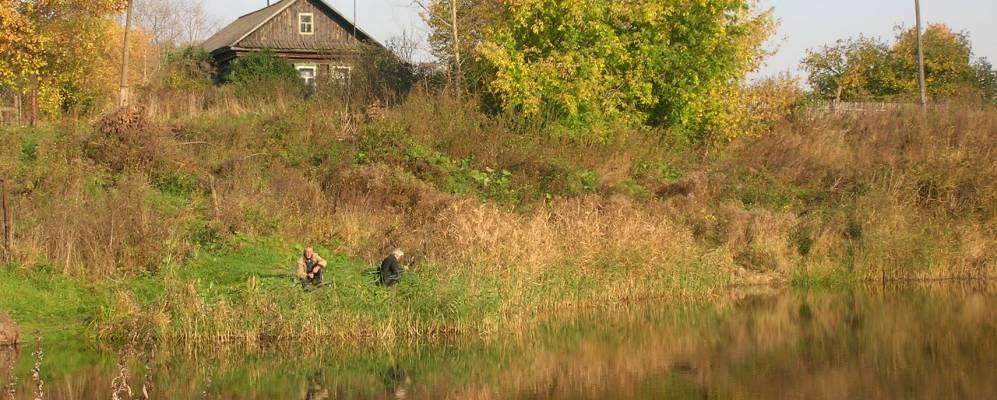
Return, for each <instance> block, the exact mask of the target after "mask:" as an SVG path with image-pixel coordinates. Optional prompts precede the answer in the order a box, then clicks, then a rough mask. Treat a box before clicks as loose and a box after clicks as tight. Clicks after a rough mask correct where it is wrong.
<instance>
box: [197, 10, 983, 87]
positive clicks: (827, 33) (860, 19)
mask: <svg viewBox="0 0 997 400" xmlns="http://www.w3.org/2000/svg"><path fill="white" fill-rule="evenodd" d="M327 1H328V2H329V3H330V4H332V6H333V7H336V8H338V9H339V10H340V11H341V12H343V13H344V14H346V15H347V18H352V15H351V14H352V12H353V0H327ZM761 1H762V4H763V5H764V6H766V7H774V8H775V15H776V17H777V18H778V19H779V20H780V21H781V24H780V26H779V31H778V32H777V33H776V35H775V36H774V37H773V39H772V43H771V45H773V46H778V50H779V51H778V53H777V54H776V55H774V56H773V57H771V58H770V59H769V60H768V62H767V63H766V66H765V67H764V68H763V69H762V71H761V73H762V74H766V75H767V74H772V73H776V72H780V71H786V70H789V71H796V70H797V66H798V65H799V61H800V59H801V58H803V55H804V53H805V51H806V49H808V48H813V47H817V46H820V45H822V44H825V43H830V42H833V41H834V40H836V39H839V38H844V37H854V36H858V35H859V34H860V33H861V34H865V35H866V36H878V37H882V38H884V39H891V38H892V37H893V27H894V26H896V25H905V26H912V25H914V0H880V1H862V0H761ZM266 4H267V2H266V0H208V1H206V7H207V9H208V12H209V13H211V14H212V15H214V16H215V17H217V18H219V19H220V20H221V21H222V22H223V23H229V22H231V21H233V20H235V18H237V17H238V16H240V15H243V14H246V13H248V12H251V11H254V10H256V9H259V8H262V7H264V6H266ZM356 4H357V21H358V22H359V26H360V27H361V28H362V29H364V30H365V31H367V32H368V33H370V34H371V35H373V36H374V37H375V38H377V39H378V40H381V41H382V42H383V41H385V40H387V39H388V38H390V37H392V36H397V35H401V34H402V33H403V32H408V33H409V34H410V35H415V36H417V37H419V38H425V36H426V35H427V34H428V31H427V29H426V26H425V24H424V23H423V22H422V20H421V18H420V17H419V11H418V8H417V7H415V6H413V5H412V2H411V0H356ZM921 12H922V15H923V18H924V21H925V23H931V22H942V23H945V24H947V25H949V26H951V27H952V28H954V29H956V30H963V31H966V32H968V33H969V35H970V39H971V40H972V42H973V46H974V50H975V52H976V55H977V56H985V57H987V58H988V59H989V60H990V61H991V62H993V63H997V0H922V1H921Z"/></svg>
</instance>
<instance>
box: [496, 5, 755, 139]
mask: <svg viewBox="0 0 997 400" xmlns="http://www.w3.org/2000/svg"><path fill="white" fill-rule="evenodd" d="M503 4H504V7H505V9H504V10H503V12H502V13H501V16H500V17H499V18H500V20H499V21H498V22H497V23H494V24H492V27H490V28H489V29H488V30H487V31H486V33H485V35H484V40H483V41H482V43H481V44H480V45H479V46H478V49H477V50H478V54H480V56H481V58H482V60H483V62H484V63H485V64H486V65H487V67H489V68H490V69H491V70H492V71H493V73H494V75H493V77H492V79H491V80H490V82H489V89H490V91H491V93H493V94H494V95H495V96H496V99H497V101H498V103H499V105H500V107H501V108H502V109H505V110H506V111H511V112H515V113H518V114H521V115H524V116H527V117H542V118H545V119H553V120H556V121H559V123H560V124H561V125H562V126H565V127H566V128H567V133H568V134H569V135H574V136H586V137H599V138H602V139H611V138H612V136H613V130H612V129H611V126H612V125H615V124H620V123H623V124H628V125H634V126H637V125H651V126H659V127H667V128H669V130H670V131H671V132H674V133H676V134H678V135H680V136H682V137H686V138H689V139H692V140H701V139H703V138H705V137H707V136H710V135H734V134H736V132H737V129H736V126H737V123H738V121H739V120H741V119H742V117H743V115H742V114H741V113H742V112H743V111H742V110H743V107H741V106H742V104H740V102H739V99H741V98H742V96H740V90H741V84H742V83H743V82H744V78H745V75H746V74H747V72H749V71H751V70H752V69H754V68H755V67H757V65H758V63H759V61H760V58H761V56H762V54H763V51H762V47H761V45H762V43H763V42H764V41H765V39H767V38H768V36H769V33H770V32H771V28H772V26H773V22H772V18H771V15H770V13H769V12H760V11H759V10H758V8H757V5H756V3H755V2H754V1H745V0H631V1H625V2H607V1H596V0H508V1H504V2H503Z"/></svg>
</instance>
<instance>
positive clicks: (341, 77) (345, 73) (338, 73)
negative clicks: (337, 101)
mask: <svg viewBox="0 0 997 400" xmlns="http://www.w3.org/2000/svg"><path fill="white" fill-rule="evenodd" d="M351 72H353V67H349V66H346V65H330V66H329V79H331V80H334V81H339V82H346V81H348V80H349V79H350V73H351Z"/></svg>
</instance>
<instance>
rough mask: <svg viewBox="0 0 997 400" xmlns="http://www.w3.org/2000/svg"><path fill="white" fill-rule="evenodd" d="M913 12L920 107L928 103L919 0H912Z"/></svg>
mask: <svg viewBox="0 0 997 400" xmlns="http://www.w3.org/2000/svg"><path fill="white" fill-rule="evenodd" d="M914 13H915V15H916V16H917V82H918V84H919V85H920V90H921V107H922V108H923V107H926V106H927V104H928V93H927V89H926V88H925V83H924V40H923V39H922V37H921V0H914Z"/></svg>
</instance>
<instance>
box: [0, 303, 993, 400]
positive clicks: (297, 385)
mask: <svg viewBox="0 0 997 400" xmlns="http://www.w3.org/2000/svg"><path fill="white" fill-rule="evenodd" d="M994 293H995V291H994V290H993V287H992V285H989V284H976V285H969V286H967V285H931V286H927V287H923V286H922V287H890V288H881V287H878V288H870V289H864V290H853V291H841V292H827V291H810V292H807V291H789V290H776V289H762V290H758V289H752V290H744V291H742V292H740V293H732V294H731V295H730V297H729V298H728V299H726V300H724V301H721V302H720V303H719V304H713V305H698V306H681V307H662V306H660V305H658V306H649V307H642V308H632V309H627V310H615V311H613V312H596V311H593V312H591V313H590V314H589V315H583V316H581V317H578V318H572V319H570V320H566V321H555V322H551V323H549V324H546V325H544V326H543V327H541V328H539V329H537V330H536V331H534V332H531V333H530V334H529V335H526V336H525V337H523V338H520V339H507V340H506V339H502V340H494V341H490V342H487V343H484V342H477V343H464V344H455V343H451V344H447V345H435V346H423V347H415V348H405V349H397V348H395V349H384V348H381V347H373V348H368V349H353V350H343V349H339V350H330V351H326V352H322V353H319V354H313V355H308V356H302V355H295V354H294V353H295V352H293V351H280V350H271V351H263V352H248V353H246V352H243V353H239V352H234V351H230V352H226V353H218V352H207V353H195V354H188V353H185V352H179V353H177V352H173V353H171V352H169V350H168V349H160V351H159V353H158V354H156V355H155V357H151V358H150V357H149V355H148V354H147V353H143V352H141V351H139V352H135V354H134V355H133V356H131V357H130V358H129V360H127V361H126V362H125V364H126V365H127V368H126V369H127V371H131V372H130V375H129V376H128V378H127V379H128V382H129V383H133V382H137V383H138V384H137V385H136V384H132V386H133V387H139V386H141V387H149V388H154V389H156V390H154V391H153V392H152V393H150V397H151V398H180V399H184V398H191V399H194V398H212V399H230V398H232V399H234V398H245V399H272V398H300V399H332V398H336V399H340V398H347V399H349V398H357V399H360V398H364V399H366V398H372V399H402V398H407V399H429V398H431V399H436V398H481V399H505V398H527V399H529V398H536V399H540V398H544V399H546V398H555V399H557V398H564V399H568V398H571V399H575V398H580V399H596V398H623V399H626V398H633V399H638V398H654V399H659V398H808V399H809V398H816V399H842V398H873V399H876V398H953V397H956V398H981V399H982V398H997V379H995V378H997V373H995V372H994V371H997V365H995V362H997V307H995V306H997V296H995V294H994ZM25 353H27V355H25ZM7 354H8V355H3V353H2V352H0V367H3V370H2V371H0V378H2V379H4V381H3V383H4V385H6V384H7V383H9V382H11V376H10V374H5V373H4V372H3V371H10V365H11V364H13V363H14V362H13V360H17V361H16V367H14V369H13V371H14V373H13V375H15V376H16V377H18V378H20V379H19V380H17V381H16V387H17V393H16V395H15V396H14V398H16V399H32V398H34V397H33V395H34V393H33V391H34V387H33V386H32V383H31V368H32V366H33V364H34V360H33V357H32V356H31V351H30V349H29V350H28V351H25V350H24V349H22V351H21V352H20V353H19V354H18V353H13V355H9V354H11V353H7ZM5 357H6V358H5ZM118 364H119V361H118V358H117V357H116V356H115V355H114V354H102V353H98V352H94V351H90V350H83V349H75V348H72V347H70V348H60V347H58V345H56V344H53V345H49V346H48V347H47V348H46V352H45V359H44V363H43V365H42V375H41V378H42V379H43V380H44V381H45V382H46V383H45V385H46V386H45V390H46V394H45V395H46V397H45V398H52V399H63V398H76V399H107V398H111V396H112V390H113V387H112V385H111V382H112V381H114V379H115V377H116V376H118V375H119V373H120V371H121V368H119V367H118ZM146 371H152V373H151V374H146ZM143 382H144V383H143ZM133 396H134V398H141V393H134V394H133Z"/></svg>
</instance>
